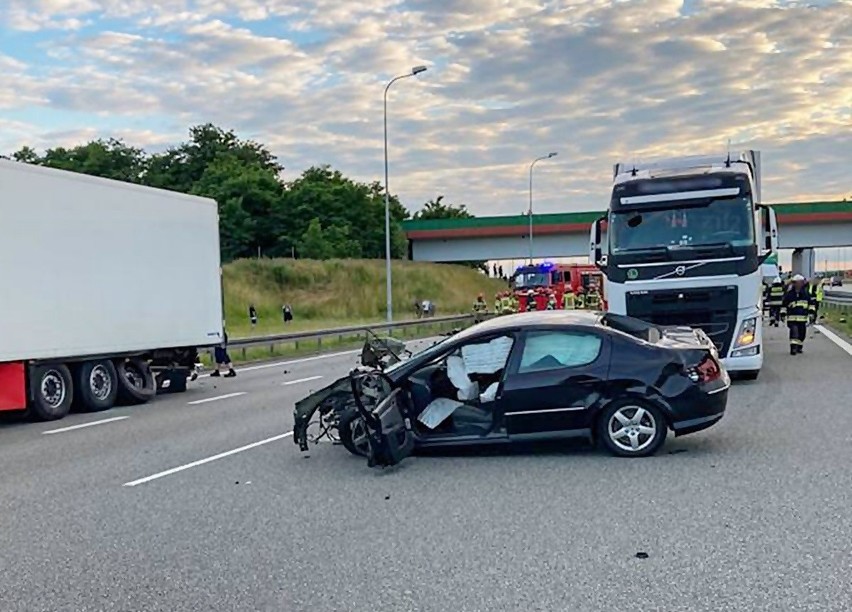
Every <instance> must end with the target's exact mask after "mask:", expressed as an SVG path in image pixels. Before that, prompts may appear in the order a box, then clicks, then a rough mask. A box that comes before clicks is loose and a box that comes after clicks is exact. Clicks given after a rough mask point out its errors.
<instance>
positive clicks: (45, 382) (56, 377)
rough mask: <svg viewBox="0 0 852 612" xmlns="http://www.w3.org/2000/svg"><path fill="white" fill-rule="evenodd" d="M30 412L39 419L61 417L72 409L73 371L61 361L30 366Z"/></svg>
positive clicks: (48, 419)
mask: <svg viewBox="0 0 852 612" xmlns="http://www.w3.org/2000/svg"><path fill="white" fill-rule="evenodd" d="M29 387H30V398H31V401H30V406H29V414H30V416H31V417H32V418H33V419H35V420H37V421H55V420H57V419H61V418H62V417H64V416H65V415H66V414H68V411H69V410H70V409H71V402H72V401H73V399H74V382H73V379H72V377H71V371H70V370H69V369H68V367H67V366H64V365H62V364H61V363H54V364H43V365H36V366H32V367H31V368H30V384H29Z"/></svg>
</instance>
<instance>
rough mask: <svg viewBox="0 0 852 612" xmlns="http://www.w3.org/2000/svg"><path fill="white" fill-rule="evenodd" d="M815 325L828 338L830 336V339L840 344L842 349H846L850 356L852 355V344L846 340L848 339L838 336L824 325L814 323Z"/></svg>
mask: <svg viewBox="0 0 852 612" xmlns="http://www.w3.org/2000/svg"><path fill="white" fill-rule="evenodd" d="M814 327H815V328H816V329H818V330H819V331H820V332H821V333H822V335H823V336H825V337H826V338H828V339H829V340H831V341H832V342H834V343H835V344H836V345H837V346H839V347H840V348H841V349H843V350H844V351H846V352H847V353H848V354H849V355H850V356H852V344H849V343H848V342H846V340H844V339H843V338H841V337H840V336H838V335H837V334H835V333H834V332H833V331H831V330H830V329H828V328H826V327H825V326H823V325H814Z"/></svg>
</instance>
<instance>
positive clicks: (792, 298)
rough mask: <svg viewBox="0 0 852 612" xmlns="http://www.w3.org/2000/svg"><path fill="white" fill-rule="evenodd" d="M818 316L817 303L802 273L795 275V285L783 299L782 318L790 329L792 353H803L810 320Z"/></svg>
mask: <svg viewBox="0 0 852 612" xmlns="http://www.w3.org/2000/svg"><path fill="white" fill-rule="evenodd" d="M815 316H816V303H815V300H814V298H813V297H812V296H811V292H810V291H809V290H808V287H807V281H806V280H805V277H804V276H802V275H801V274H796V275H795V276H793V286H792V287H790V288H789V289H788V290H787V292H786V293H785V294H784V298H783V299H782V301H781V320H782V321H783V320H785V319H786V321H787V328H788V329H789V330H790V354H791V355H801V354H802V350H803V349H804V346H805V332H806V331H807V328H808V322H809V321H813V320H814V317H815Z"/></svg>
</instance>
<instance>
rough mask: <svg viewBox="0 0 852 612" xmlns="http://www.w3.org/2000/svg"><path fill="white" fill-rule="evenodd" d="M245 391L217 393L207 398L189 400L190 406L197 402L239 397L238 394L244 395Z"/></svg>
mask: <svg viewBox="0 0 852 612" xmlns="http://www.w3.org/2000/svg"><path fill="white" fill-rule="evenodd" d="M245 394H246V392H245V391H240V392H239V393H228V394H226V395H217V396H216V397H208V398H207V399H201V400H195V401H194V402H189V405H190V406H197V405H198V404H206V403H207V402H218V401H219V400H223V399H228V398H230V397H239V396H240V395H245Z"/></svg>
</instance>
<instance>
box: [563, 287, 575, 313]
mask: <svg viewBox="0 0 852 612" xmlns="http://www.w3.org/2000/svg"><path fill="white" fill-rule="evenodd" d="M562 308H564V309H565V310H574V294H573V293H571V292H570V291H567V292H566V293H565V294H564V295H563V296H562Z"/></svg>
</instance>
